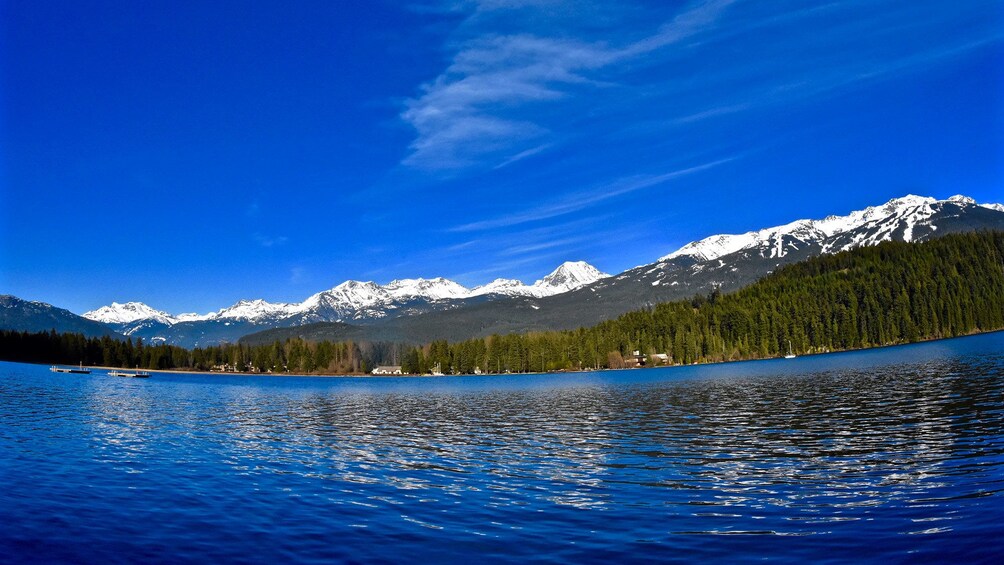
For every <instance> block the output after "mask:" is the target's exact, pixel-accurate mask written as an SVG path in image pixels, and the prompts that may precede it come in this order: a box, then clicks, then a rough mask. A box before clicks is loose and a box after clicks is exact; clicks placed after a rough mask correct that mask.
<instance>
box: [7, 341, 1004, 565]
mask: <svg viewBox="0 0 1004 565" xmlns="http://www.w3.org/2000/svg"><path fill="white" fill-rule="evenodd" d="M1002 489H1004V333H997V334H989V335H983V336H976V337H969V338H962V339H956V340H949V341H941V342H933V343H927V344H919V345H911V346H904V347H895V348H887V349H880V350H872V351H865V352H856V353H844V354H835V355H825V356H817V357H804V358H798V359H794V360H776V361H761V362H751V363H734V364H725V365H707V366H700V367H685V368H669V369H651V370H644V371H639V370H635V371H611V372H603V373H588V374H562V375H522V376H511V377H440V378H397V379H361V378H336V379H331V378H328V379H321V378H289V377H243V376H232V377H224V376H207V375H183V374H155V375H154V376H153V377H152V378H150V379H123V378H116V377H108V376H103V375H101V374H98V373H95V374H92V375H67V374H53V373H50V372H49V371H48V370H47V368H46V367H40V366H33V365H22V364H13V363H2V364H0V560H2V561H4V562H22V561H23V562H54V561H55V562H91V563H109V562H137V561H140V562H153V563H156V562H171V563H176V562H192V561H200V562H205V561H227V562H257V563H274V562H287V561H300V562H311V561H324V562H331V561H363V562H373V561H384V562H386V561H395V562H396V561H409V562H414V561H420V562H444V561H446V562H449V561H453V562H469V561H470V560H471V559H472V558H477V559H479V560H483V561H486V562H491V561H515V562H524V561H536V562H624V561H645V560H660V561H688V562H690V561H705V560H712V561H732V562H746V561H750V560H754V559H760V558H769V559H771V560H774V561H778V562H799V563H801V562H804V561H806V560H811V561H813V562H825V561H831V560H832V561H837V562H848V561H853V562H861V561H866V562H867V561H871V562H883V563H889V562H903V561H911V562H913V561H928V560H930V561H942V562H947V561H951V562H959V561H965V562H994V561H998V562H999V560H1000V559H1001V558H1002V556H1004V543H1002V540H1004V492H1002Z"/></svg>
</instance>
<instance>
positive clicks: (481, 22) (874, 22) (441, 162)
mask: <svg viewBox="0 0 1004 565" xmlns="http://www.w3.org/2000/svg"><path fill="white" fill-rule="evenodd" d="M991 5H992V2H988V1H980V0H977V1H975V2H973V3H972V5H971V6H969V5H967V6H964V7H963V6H959V7H954V8H950V7H947V6H946V7H945V8H944V9H941V8H937V7H934V6H923V7H918V6H914V5H911V4H896V3H889V2H879V3H874V2H860V1H854V0H849V1H841V2H831V3H827V4H821V5H815V6H809V7H806V6H805V5H803V4H802V3H800V2H785V1H778V2H770V3H760V2H752V1H748V0H705V1H694V2H691V3H689V4H687V5H685V6H683V7H682V8H676V9H675V13H674V12H673V11H672V10H673V9H672V8H669V7H667V6H655V7H653V6H645V7H641V6H638V5H635V4H634V3H631V2H623V3H610V4H603V8H602V9H600V8H597V7H596V4H595V3H588V2H571V3H569V2H561V1H558V0H539V1H532V0H522V1H503V0H480V1H452V2H445V3H442V4H438V5H437V6H438V9H440V10H447V11H452V12H460V13H464V14H466V15H467V17H466V19H465V20H464V22H463V24H461V25H460V26H459V28H458V30H457V31H456V33H455V34H454V36H453V37H452V38H451V41H450V43H449V44H448V45H447V51H448V52H449V53H452V56H451V58H450V62H449V64H448V65H447V66H446V68H445V69H444V70H443V72H442V73H441V74H440V75H439V76H437V77H435V78H434V79H433V80H431V81H429V82H428V83H426V84H424V85H422V86H421V88H420V92H419V94H418V95H417V96H415V97H413V98H411V99H409V100H407V101H406V102H405V107H404V110H403V111H402V112H401V114H400V117H401V119H402V120H403V121H404V122H405V123H407V124H408V125H410V126H411V127H413V128H414V130H415V138H414V140H413V142H412V143H411V145H410V147H409V150H408V153H407V155H406V156H405V158H404V159H403V163H404V164H405V165H408V166H410V167H414V168H420V169H432V170H451V169H463V168H466V167H471V166H483V167H487V168H501V167H505V166H507V165H510V164H512V163H515V162H518V161H521V160H524V159H527V158H530V157H533V156H534V155H539V154H541V153H545V152H547V151H551V150H554V149H556V148H557V147H558V146H559V145H560V143H558V140H565V139H568V138H569V137H574V135H576V134H582V133H583V132H582V131H581V129H579V130H577V129H576V127H574V126H569V124H568V120H571V119H572V116H573V115H574V114H575V112H580V111H582V110H583V109H584V108H585V109H587V110H588V111H594V110H595V111H598V112H600V113H602V112H608V115H610V114H609V112H612V113H613V115H616V114H617V113H619V112H625V111H627V110H625V109H626V108H631V107H632V105H638V106H641V107H643V108H647V109H648V110H647V113H648V114H649V115H648V116H644V115H642V116H639V117H641V119H640V120H634V122H636V123H626V124H622V126H626V127H628V128H631V127H633V126H636V125H638V124H637V122H648V123H649V125H650V126H652V125H657V124H658V125H659V126H660V127H659V128H658V129H661V130H666V129H669V128H680V127H686V126H689V125H692V124H695V123H698V122H703V121H705V120H708V119H712V118H720V117H724V116H732V115H735V114H739V113H743V112H748V111H751V110H757V109H762V108H764V107H768V106H775V105H778V104H785V103H786V102H790V101H793V100H794V101H797V100H804V99H809V98H812V97H820V96H822V95H826V94H829V93H832V92H837V91H839V90H840V89H842V88H845V87H848V86H853V85H858V84H862V83H866V82H868V81H872V80H876V79H881V78H883V77H889V76H894V75H896V74H897V73H901V72H904V71H910V70H913V69H918V68H923V67H924V66H927V65H931V64H936V63H938V62H939V61H940V60H942V59H944V58H945V57H950V56H953V55H955V54H959V53H964V52H967V51H969V50H972V49H975V48H979V47H980V46H982V45H986V44H987V43H989V42H994V41H1000V40H1001V38H1002V32H1000V31H995V30H994V26H993V25H990V24H988V23H987V22H985V21H983V22H981V21H980V20H979V19H978V16H979V14H980V13H985V12H987V11H988V10H989V8H987V6H991ZM426 8H430V6H426ZM597 13H600V17H597ZM632 14H633V16H631V17H629V15H632ZM639 14H642V17H639V16H638V15H639ZM645 15H648V16H649V17H648V18H646V17H644V16H645ZM618 18H623V19H625V20H630V21H628V22H627V23H626V24H625V25H619V24H620V23H621V22H620V20H619V19H618ZM984 19H985V18H984ZM660 20H661V22H662V23H659V22H660ZM535 21H540V22H545V23H546V24H547V25H545V24H544V23H537V24H534V23H533V22H535ZM960 30H966V31H967V33H962V32H961V31H960ZM695 65H696V66H695ZM646 67H648V68H649V69H656V70H654V71H651V72H647V71H646V72H639V73H636V74H634V75H631V76H630V77H628V76H627V75H626V74H625V73H630V72H631V71H632V70H637V69H645V68H646ZM611 87H612V88H611ZM607 90H610V91H613V92H616V95H603V94H602V93H603V92H604V91H607ZM604 96H608V98H607V99H606V101H605V102H601V101H599V99H601V98H603V97H604ZM586 100H593V101H594V102H595V103H596V104H597V105H599V104H602V103H606V104H609V105H611V106H615V107H616V108H617V109H611V108H606V109H603V108H589V104H587V103H586V102H584V101H586ZM638 113H639V114H644V113H645V112H644V111H639V112H638ZM635 131H639V130H635ZM649 133H651V130H650V131H649Z"/></svg>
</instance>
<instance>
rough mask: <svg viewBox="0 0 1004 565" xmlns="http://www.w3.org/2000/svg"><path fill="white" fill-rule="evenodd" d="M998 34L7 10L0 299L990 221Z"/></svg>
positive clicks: (821, 23)
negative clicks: (967, 213) (811, 223)
mask: <svg viewBox="0 0 1004 565" xmlns="http://www.w3.org/2000/svg"><path fill="white" fill-rule="evenodd" d="M1002 10H1004V8H1002V5H1001V4H1000V2H998V1H985V2H981V1H968V2H966V1H963V2H952V3H946V2H940V1H924V0H914V1H909V2H883V1H866V2H795V1H784V0H778V1H772V2H759V1H752V0H746V1H741V0H734V1H730V0H711V1H705V2H701V1H693V2H669V1H665V0H662V1H654V2H629V1H618V2H590V1H588V0H579V1H575V2H564V1H560V0H540V1H532V0H485V1H480V2H478V1H470V2H465V1H459V0H458V1H453V2H435V1H432V0H429V1H420V2H416V3H411V4H408V3H403V2H378V1H369V2H144V3H138V2H136V3H134V2H90V1H83V0H74V1H68V2H49V1H41V2H10V1H7V2H3V3H2V4H0V25H2V26H3V27H2V29H0V64H2V69H0V109H2V113H0V156H2V161H0V293H10V294H15V295H17V296H20V297H23V298H26V299H32V300H42V301H45V302H50V303H52V304H55V305H58V306H62V307H65V308H68V309H70V310H72V311H75V312H78V313H80V312H84V311H86V310H89V309H92V308H96V307H99V306H102V305H104V304H107V303H110V302H112V301H119V302H123V301H129V300H138V301H142V302H146V303H148V304H150V305H152V306H154V307H156V308H160V309H163V310H167V311H170V312H172V313H179V312H186V311H198V312H206V311H210V310H216V309H219V308H222V307H225V306H228V305H230V304H232V303H233V302H235V301H237V300H238V299H241V298H265V299H267V300H271V301H300V300H303V299H304V298H305V297H307V296H308V295H310V294H312V293H314V292H317V291H320V290H323V289H326V288H330V287H332V286H334V285H336V284H338V283H340V282H342V281H344V280H346V279H360V280H375V281H377V282H380V283H385V282H388V281H390V280H392V279H395V278H406V277H433V276H446V277H449V278H453V279H455V280H457V281H459V282H461V283H463V284H466V285H468V286H474V285H477V284H483V283H486V282H488V281H490V280H492V279H494V278H496V277H512V278H520V279H523V280H525V281H527V282H532V281H533V280H534V279H537V278H540V277H541V276H543V275H545V274H546V273H547V272H549V271H550V270H551V269H553V268H554V267H555V266H556V265H557V264H559V263H561V262H562V261H565V260H585V261H589V262H590V263H592V264H594V265H596V266H597V267H599V268H600V269H602V270H605V271H607V272H611V273H614V272H619V271H622V270H625V269H627V268H630V267H633V266H635V265H639V264H644V263H648V262H651V261H653V260H655V259H656V258H657V257H659V256H661V255H663V254H666V253H668V252H670V251H672V250H674V249H676V248H678V247H679V246H681V245H683V244H685V243H687V242H689V241H692V240H695V239H699V238H702V237H705V236H707V235H711V234H714V233H723V232H728V233H737V232H744V231H748V230H751V229H757V228H761V227H765V226H770V225H777V224H781V223H786V222H788V221H792V220H794V219H797V218H807V217H822V216H825V215H827V214H831V213H839V214H843V213H847V212H849V211H851V210H854V209H860V208H862V207H864V206H867V205H872V204H878V203H881V202H884V201H886V200H888V199H889V198H893V197H896V196H902V195H904V194H907V193H915V194H922V195H928V196H936V197H940V198H945V197H948V196H951V195H953V194H957V193H962V194H967V195H969V196H972V197H974V198H976V199H977V200H979V201H981V202H985V201H995V202H1000V201H1004V111H1002V109H1004V13H1002Z"/></svg>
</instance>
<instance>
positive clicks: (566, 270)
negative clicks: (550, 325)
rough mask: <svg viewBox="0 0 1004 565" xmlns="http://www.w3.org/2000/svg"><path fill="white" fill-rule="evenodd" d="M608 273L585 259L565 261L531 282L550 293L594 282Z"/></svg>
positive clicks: (565, 290)
mask: <svg viewBox="0 0 1004 565" xmlns="http://www.w3.org/2000/svg"><path fill="white" fill-rule="evenodd" d="M609 276H610V275H608V274H606V273H604V272H602V271H600V270H599V269H597V268H596V267H594V266H592V265H590V264H589V263H586V262H585V261H565V262H564V263H562V264H561V265H559V266H558V268H557V269H555V270H554V271H552V272H551V274H549V275H547V276H546V277H544V278H542V279H540V280H539V281H537V282H535V283H534V284H533V286H534V287H536V288H540V289H547V290H549V291H551V292H550V294H558V293H559V292H567V291H569V290H574V289H576V288H579V287H582V286H585V285H587V284H590V283H594V282H596V281H598V280H600V279H602V278H606V277H609Z"/></svg>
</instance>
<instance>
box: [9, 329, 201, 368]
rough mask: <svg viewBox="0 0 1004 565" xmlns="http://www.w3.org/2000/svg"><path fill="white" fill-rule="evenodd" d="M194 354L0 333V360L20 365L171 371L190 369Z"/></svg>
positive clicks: (75, 337)
mask: <svg viewBox="0 0 1004 565" xmlns="http://www.w3.org/2000/svg"><path fill="white" fill-rule="evenodd" d="M192 354H193V352H191V351H188V350H186V349H184V348H182V347H177V346H174V345H164V344H160V345H144V344H143V342H142V340H137V341H135V342H133V340H132V339H126V340H120V339H114V338H111V337H108V336H105V337H85V336H84V335H82V334H77V333H63V334H59V333H56V331H55V330H52V331H49V332H40V333H28V332H17V331H11V330H0V359H2V360H4V361H19V362H22V363H57V364H65V365H76V364H77V363H83V364H84V365H102V366H105V367H123V368H133V367H140V368H144V369H170V368H174V367H190V366H192V365H191V359H192Z"/></svg>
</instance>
